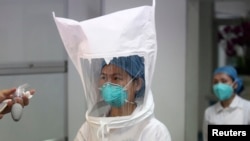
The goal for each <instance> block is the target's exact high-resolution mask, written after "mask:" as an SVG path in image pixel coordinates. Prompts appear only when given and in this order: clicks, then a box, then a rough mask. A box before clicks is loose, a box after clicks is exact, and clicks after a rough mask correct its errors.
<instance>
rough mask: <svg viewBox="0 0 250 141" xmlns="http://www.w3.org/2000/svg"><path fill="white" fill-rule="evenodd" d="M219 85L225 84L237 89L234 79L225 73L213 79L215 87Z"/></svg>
mask: <svg viewBox="0 0 250 141" xmlns="http://www.w3.org/2000/svg"><path fill="white" fill-rule="evenodd" d="M218 83H224V84H228V85H231V86H233V88H235V87H236V85H235V83H234V82H233V80H232V78H231V77H230V76H228V75H227V74H225V73H218V74H216V75H214V77H213V85H215V84H218Z"/></svg>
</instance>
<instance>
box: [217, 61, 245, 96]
mask: <svg viewBox="0 0 250 141" xmlns="http://www.w3.org/2000/svg"><path fill="white" fill-rule="evenodd" d="M218 73H224V74H227V75H228V76H230V77H231V78H232V79H233V81H234V82H236V83H237V88H236V90H235V92H236V93H237V94H240V93H241V92H242V91H243V89H244V85H243V81H242V80H241V79H240V78H239V77H238V74H237V71H236V69H235V68H234V67H233V66H230V65H228V66H223V67H219V68H217V69H215V71H214V75H215V74H218Z"/></svg>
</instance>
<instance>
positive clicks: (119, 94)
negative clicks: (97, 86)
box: [101, 83, 128, 108]
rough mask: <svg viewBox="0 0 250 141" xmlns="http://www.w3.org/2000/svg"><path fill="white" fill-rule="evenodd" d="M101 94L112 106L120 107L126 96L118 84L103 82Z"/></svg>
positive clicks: (125, 92)
mask: <svg viewBox="0 0 250 141" xmlns="http://www.w3.org/2000/svg"><path fill="white" fill-rule="evenodd" d="M101 95H102V98H103V99H104V101H105V102H107V103H108V104H109V105H111V106H112V107H118V108H119V107H121V106H123V105H124V104H125V102H126V101H127V98H128V94H127V91H126V90H125V89H124V88H123V87H122V86H120V85H118V84H112V83H105V84H103V85H102V87H101Z"/></svg>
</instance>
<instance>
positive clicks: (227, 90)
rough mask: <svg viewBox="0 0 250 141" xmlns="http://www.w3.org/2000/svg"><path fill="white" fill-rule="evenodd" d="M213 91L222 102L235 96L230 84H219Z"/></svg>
mask: <svg viewBox="0 0 250 141" xmlns="http://www.w3.org/2000/svg"><path fill="white" fill-rule="evenodd" d="M213 91H214V94H215V95H216V97H217V98H218V99H219V100H220V101H224V100H228V99H229V98H230V97H231V96H232V95H233V92H234V90H233V87H232V86H230V85H228V84H223V83H218V84H215V85H214V86H213Z"/></svg>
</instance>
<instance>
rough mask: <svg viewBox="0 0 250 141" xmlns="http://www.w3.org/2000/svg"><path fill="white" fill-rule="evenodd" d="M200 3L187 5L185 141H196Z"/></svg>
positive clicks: (194, 1)
mask: <svg viewBox="0 0 250 141" xmlns="http://www.w3.org/2000/svg"><path fill="white" fill-rule="evenodd" d="M199 11H200V3H199V0H193V1H190V2H188V4H187V37H186V38H187V49H186V109H185V141H197V139H198V138H197V135H198V122H197V121H198V107H199V102H198V100H199V99H198V97H199V75H198V74H199V49H200V47H199V39H200V38H199V30H200V29H199V26H200V22H199V19H200V17H199V16H200V12H199Z"/></svg>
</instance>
